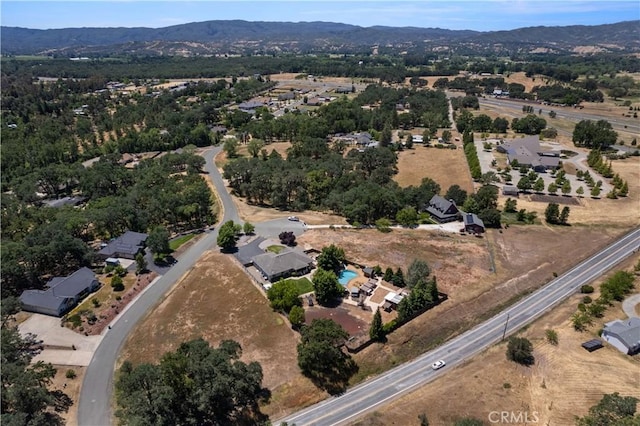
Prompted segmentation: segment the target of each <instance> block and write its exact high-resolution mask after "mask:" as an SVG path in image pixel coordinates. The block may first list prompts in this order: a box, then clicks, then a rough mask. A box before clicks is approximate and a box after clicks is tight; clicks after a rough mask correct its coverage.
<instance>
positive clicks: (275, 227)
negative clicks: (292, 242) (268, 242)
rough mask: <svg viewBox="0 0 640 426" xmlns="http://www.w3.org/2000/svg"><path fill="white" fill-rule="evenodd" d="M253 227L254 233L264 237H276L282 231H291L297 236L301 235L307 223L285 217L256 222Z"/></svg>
mask: <svg viewBox="0 0 640 426" xmlns="http://www.w3.org/2000/svg"><path fill="white" fill-rule="evenodd" d="M255 227H256V229H255V233H256V234H257V235H260V236H261V237H264V238H278V235H280V233H281V232H283V231H292V232H293V233H294V234H295V235H296V236H298V235H302V234H303V233H304V231H306V229H307V225H306V224H305V223H304V222H302V221H299V222H295V221H292V220H288V219H287V218H286V217H283V218H282V219H273V220H268V221H266V222H260V223H256V224H255Z"/></svg>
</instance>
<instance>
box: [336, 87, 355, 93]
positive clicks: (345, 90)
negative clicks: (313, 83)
mask: <svg viewBox="0 0 640 426" xmlns="http://www.w3.org/2000/svg"><path fill="white" fill-rule="evenodd" d="M335 92H336V93H351V92H352V88H351V87H337V88H336V90H335Z"/></svg>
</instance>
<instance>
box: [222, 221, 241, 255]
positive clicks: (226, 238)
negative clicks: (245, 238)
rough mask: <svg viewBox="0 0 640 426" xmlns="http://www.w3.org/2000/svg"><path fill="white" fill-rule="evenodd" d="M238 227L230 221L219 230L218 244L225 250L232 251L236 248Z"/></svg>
mask: <svg viewBox="0 0 640 426" xmlns="http://www.w3.org/2000/svg"><path fill="white" fill-rule="evenodd" d="M236 237H237V232H236V225H235V223H233V220H229V221H227V222H225V223H223V224H222V226H220V229H218V239H217V243H218V245H219V246H220V247H222V249H223V250H230V249H232V248H234V247H235V246H236Z"/></svg>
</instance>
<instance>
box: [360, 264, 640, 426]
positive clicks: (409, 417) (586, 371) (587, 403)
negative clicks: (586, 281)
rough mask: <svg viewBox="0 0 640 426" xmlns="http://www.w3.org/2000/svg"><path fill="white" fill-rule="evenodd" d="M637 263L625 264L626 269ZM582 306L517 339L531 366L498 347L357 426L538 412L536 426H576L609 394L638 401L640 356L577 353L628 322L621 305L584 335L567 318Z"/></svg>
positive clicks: (572, 304)
mask: <svg viewBox="0 0 640 426" xmlns="http://www.w3.org/2000/svg"><path fill="white" fill-rule="evenodd" d="M636 261H637V259H632V260H629V261H627V262H625V263H626V266H629V265H632V264H633V263H634V262H636ZM600 281H602V280H600ZM580 300H581V296H580V295H575V296H573V297H572V298H570V299H568V300H567V301H566V302H564V303H562V304H561V305H560V306H559V307H557V308H556V309H554V310H553V311H551V312H550V313H549V314H548V315H545V316H544V317H543V318H541V319H540V320H538V321H536V322H535V323H534V324H532V325H531V326H529V327H528V328H526V329H525V330H523V331H521V332H520V333H519V335H520V336H522V337H526V338H528V339H529V340H530V341H531V342H532V343H533V346H534V356H535V359H536V362H535V365H534V366H532V367H523V366H520V365H518V364H515V363H513V362H510V361H508V360H507V359H506V356H505V351H506V343H501V344H498V345H495V346H493V347H491V348H489V349H488V350H486V351H485V352H483V353H482V354H480V355H478V356H476V357H475V358H474V359H472V360H471V361H469V362H467V363H465V364H463V365H461V366H458V367H455V368H454V369H452V370H451V371H448V372H447V373H446V375H444V376H442V377H440V378H438V379H436V380H435V381H433V382H432V383H429V384H427V385H425V386H423V387H421V388H420V389H418V390H416V391H415V392H411V393H409V394H407V395H405V396H403V397H401V398H399V399H396V400H394V401H392V402H390V403H389V404H387V405H384V406H381V407H379V408H378V410H376V411H375V412H373V413H370V414H368V415H366V416H365V417H363V418H362V419H360V420H359V421H356V422H354V423H353V424H354V425H362V426H364V425H367V426H370V425H374V426H375V425H389V424H398V425H410V424H414V425H417V424H418V416H419V415H420V414H423V413H424V414H426V415H427V417H428V419H429V424H431V425H436V426H439V425H450V424H452V423H453V422H455V421H456V420H457V419H460V418H464V417H475V418H477V419H480V420H482V421H484V422H485V424H489V423H490V420H489V414H490V413H491V412H492V411H514V412H516V413H517V412H528V413H529V418H530V419H532V417H533V414H534V412H535V413H536V417H537V418H538V421H537V422H536V423H535V424H541V425H571V424H574V416H584V415H585V414H587V411H588V408H589V407H591V406H592V405H594V404H596V403H597V402H598V401H599V400H600V398H601V397H602V395H603V394H605V393H613V392H620V393H621V394H622V395H625V396H635V397H637V398H640V388H639V387H638V383H640V358H639V357H638V356H634V357H629V356H626V355H623V354H621V353H620V352H619V351H618V350H616V349H615V348H613V347H611V346H608V345H606V346H605V348H603V349H600V350H598V351H595V352H592V353H589V352H587V351H585V350H584V349H583V348H582V347H581V346H580V344H581V343H583V342H585V341H587V340H589V339H592V338H594V337H597V333H596V332H597V330H598V329H599V327H601V326H602V324H604V323H605V322H607V321H611V320H613V319H618V318H625V315H624V313H623V312H622V310H621V309H620V306H619V304H617V305H616V306H614V307H611V308H609V310H608V311H607V313H606V315H605V317H604V318H601V319H599V320H598V321H597V324H595V325H594V326H592V327H591V329H590V330H589V331H587V332H584V333H579V332H576V331H574V330H573V327H572V325H571V322H570V317H571V315H572V314H573V313H574V312H575V311H576V306H577V304H578V303H579V302H580ZM547 329H553V330H555V331H556V332H557V334H558V345H557V346H554V345H551V344H550V343H548V342H547V340H546V338H545V331H546V330H547ZM443 401H446V404H443ZM517 424H523V423H517Z"/></svg>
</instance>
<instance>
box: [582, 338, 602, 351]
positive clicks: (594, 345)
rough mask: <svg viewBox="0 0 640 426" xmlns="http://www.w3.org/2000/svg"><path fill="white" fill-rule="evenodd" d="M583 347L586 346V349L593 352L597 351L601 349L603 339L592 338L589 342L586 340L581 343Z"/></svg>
mask: <svg viewBox="0 0 640 426" xmlns="http://www.w3.org/2000/svg"><path fill="white" fill-rule="evenodd" d="M581 346H582V347H583V348H585V349H586V350H588V351H589V352H593V351H596V350H598V349H600V348H601V347H602V340H600V339H591V340H589V341H587V342H584V343H583V344H582V345H581Z"/></svg>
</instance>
